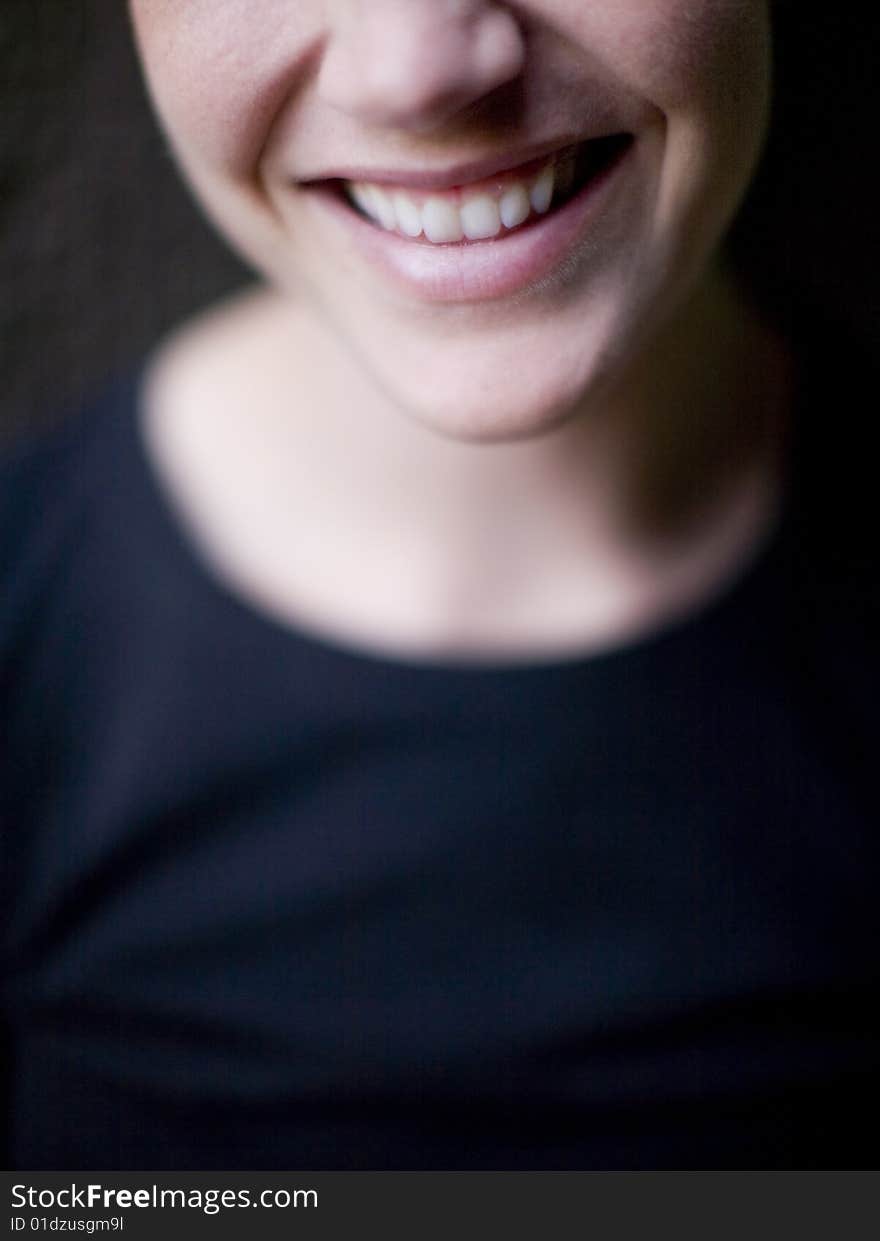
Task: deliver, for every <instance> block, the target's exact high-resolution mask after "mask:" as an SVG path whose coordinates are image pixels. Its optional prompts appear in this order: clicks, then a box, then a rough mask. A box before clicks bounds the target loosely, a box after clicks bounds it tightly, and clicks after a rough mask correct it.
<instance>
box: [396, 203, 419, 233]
mask: <svg viewBox="0 0 880 1241" xmlns="http://www.w3.org/2000/svg"><path fill="white" fill-rule="evenodd" d="M392 201H393V203H394V213H395V215H396V216H397V225H398V228H399V229H400V231H401V232H402V233H406V235H407V237H418V236H419V235H420V234H421V231H422V213H421V211H419V209H418V207H417V206H416V205H415V203H414V202H413V201H412V199H411V198H407V197H406V195H405V194H395V195H394V198H393V200H392Z"/></svg>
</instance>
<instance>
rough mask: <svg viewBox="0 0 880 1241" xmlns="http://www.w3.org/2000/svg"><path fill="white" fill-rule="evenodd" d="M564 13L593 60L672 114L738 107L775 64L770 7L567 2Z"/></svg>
mask: <svg viewBox="0 0 880 1241" xmlns="http://www.w3.org/2000/svg"><path fill="white" fill-rule="evenodd" d="M558 12H559V13H561V14H562V21H561V23H560V24H564V27H565V33H566V34H568V35H569V37H570V38H571V39H572V42H573V43H574V44H575V45H577V46H579V47H580V48H583V49H585V54H586V56H587V58H588V60H589V59H594V58H595V59H596V60H598V61H600V62H603V63H604V65H605V66H606V67H607V68H608V69H609V70H611V72H612V73H613V74H614V75H615V76H616V77H617V78H619V79H620V80H622V81H623V82H624V83H625V84H626V85H627V87H628V88H629V89H630V90H632V91H633V92H634V93H636V94H638V95H640V96H641V97H642V98H644V99H646V100H647V101H648V102H650V103H653V104H654V105H655V106H656V107H657V108H659V109H660V110H661V111H662V112H664V113H666V114H667V115H669V114H671V113H678V112H684V111H694V110H699V109H707V110H708V109H711V110H715V109H717V108H718V106H719V104H720V103H721V102H722V101H727V102H728V104H730V103H732V102H733V100H732V99H731V92H733V93H734V94H737V95H738V94H740V93H743V92H744V91H746V90H748V91H751V90H752V89H753V87H754V84H755V80H756V78H760V77H761V76H763V74H764V73H765V71H766V66H767V63H768V60H769V43H770V35H769V17H768V3H767V0H604V2H598V3H594V4H584V3H583V2H582V0H569V2H567V3H564V4H562V5H560V6H559V9H558Z"/></svg>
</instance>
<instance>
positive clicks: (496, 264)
mask: <svg viewBox="0 0 880 1241" xmlns="http://www.w3.org/2000/svg"><path fill="white" fill-rule="evenodd" d="M634 145H635V143H634V142H629V143H628V144H627V145H626V146H625V147H624V148H623V150H622V151H621V152H620V153H619V154H618V155H617V156H616V157H615V159H614V160H613V162H612V163H610V164H609V165H607V166H606V167H605V168H603V169H602V170H601V172H599V173H598V174H597V175H596V176H595V177H593V178H592V179H591V180H590V181H589V182H588V183H587V185H585V186H584V187H583V189H582V190H580V192H579V193H577V194H576V195H575V196H574V197H573V198H571V199H569V201H568V202H567V203H565V204H564V205H563V206H561V207H558V208H556V209H555V210H552V211H550V212H549V213H548V214H547V215H546V216H542V217H539V218H537V219H536V220H534V222H533V223H530V224H527V225H526V226H525V227H523V228H520V229H516V230H515V231H513V232H511V233H508V234H506V235H505V236H503V237H498V238H493V239H491V240H488V241H478V242H463V243H461V242H460V243H455V244H452V245H432V244H431V243H429V242H419V241H412V240H408V239H406V238H404V237H400V236H399V235H398V234H397V233H391V232H386V231H384V230H383V229H381V228H379V227H378V226H376V225H373V224H371V223H369V222H368V221H367V220H365V219H364V218H362V217H361V216H360V215H358V214H357V213H356V212H355V211H354V210H353V209H351V208H350V207H349V206H348V205H347V204H346V203H345V202H344V201H343V200H342V199H341V197H340V196H339V194H338V193H335V192H333V191H332V190H330V189H325V188H324V187H321V188H315V189H314V190H312V191H311V192H310V198H311V199H312V200H313V201H314V202H315V203H316V204H319V205H320V207H321V209H322V210H324V211H327V212H329V213H330V214H331V215H332V216H333V217H334V219H336V220H337V221H338V222H339V223H340V225H341V226H342V227H343V228H344V229H345V230H346V231H347V233H348V235H349V237H350V239H351V242H352V244H353V245H354V246H355V248H356V250H357V251H358V253H360V254H361V255H362V256H363V257H364V258H365V259H366V260H367V262H368V263H370V264H371V265H372V266H374V267H376V268H378V270H379V271H380V272H381V273H382V274H383V275H384V276H385V277H386V278H387V279H389V280H390V281H391V282H392V284H394V285H396V286H397V287H398V288H399V289H400V290H401V291H402V292H404V293H405V294H407V295H409V296H413V295H415V296H416V297H418V298H419V299H421V300H423V301H431V302H482V301H492V300H497V299H499V298H503V297H509V296H511V295H512V294H515V293H520V292H522V291H523V290H525V289H528V287H529V286H530V285H535V284H536V283H538V282H539V281H543V280H545V279H547V277H549V276H552V273H553V272H554V270H555V269H556V268H558V267H559V266H560V264H561V263H563V262H564V260H565V259H566V258H567V257H568V256H569V255H570V254H571V253H572V251H574V250H575V249H576V248H577V246H578V244H579V243H580V242H581V241H582V240H583V239H584V238H586V237H587V236H588V235H589V233H590V231H591V229H592V227H593V225H594V223H595V221H596V218H597V216H598V215H599V213H600V212H601V210H602V208H603V206H604V205H605V204H606V203H607V200H608V197H609V195H610V193H611V189H612V187H613V185H614V184H615V183H616V182H617V181H618V179H619V177H620V175H621V172H622V170H623V168H624V167H625V165H627V164H628V163H629V161H630V158H631V156H632V150H633V147H634Z"/></svg>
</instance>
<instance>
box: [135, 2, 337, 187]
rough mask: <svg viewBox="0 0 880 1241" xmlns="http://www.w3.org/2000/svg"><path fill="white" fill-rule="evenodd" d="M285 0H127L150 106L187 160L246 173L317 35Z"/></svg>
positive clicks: (240, 174)
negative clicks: (147, 88)
mask: <svg viewBox="0 0 880 1241" xmlns="http://www.w3.org/2000/svg"><path fill="white" fill-rule="evenodd" d="M309 7H311V6H302V5H298V4H291V3H289V0H222V3H218V0H186V3H180V2H179V0H133V3H132V16H133V19H134V26H135V32H136V37H137V42H138V46H139V48H140V52H141V58H142V61H143V65H144V71H145V75H146V79H147V83H148V86H149V88H150V93H151V95H152V98H153V102H154V104H155V107H156V110H157V112H158V115H159V117H160V120H161V121H162V124H163V127H164V129H165V131H166V133H167V134H168V137H169V138H170V140H171V142H172V144H173V146H174V147H175V148H176V149H177V150H178V152H179V153H180V154H181V155H182V156H184V157H185V160H186V162H187V163H190V162H192V161H195V162H197V163H198V164H199V165H201V166H202V167H204V168H211V169H213V170H216V171H221V172H223V173H224V174H227V175H231V176H234V177H235V178H236V179H240V180H244V179H248V178H250V177H252V176H253V175H254V173H255V169H256V165H257V163H258V160H259V157H260V153H261V151H262V148H263V144H264V142H265V138H266V133H267V131H268V128H269V127H270V126H271V124H272V121H273V118H274V117H275V115H276V113H277V111H278V109H279V107H281V105H282V103H283V101H284V99H285V97H286V96H287V95H288V94H289V93H290V92H291V91H292V90H293V89H294V88H295V85H296V81H297V78H298V76H299V75H300V74H302V72H304V70H305V68H306V66H307V64H308V61H309V58H310V54H311V51H312V48H313V47H314V46H315V45H316V43H317V39H318V31H317V29H316V28H315V23H314V22H312V23H311V25H310V23H309V21H308V19H307V17H306V15H304V14H303V8H309Z"/></svg>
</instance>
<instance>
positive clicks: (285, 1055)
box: [0, 351, 880, 1170]
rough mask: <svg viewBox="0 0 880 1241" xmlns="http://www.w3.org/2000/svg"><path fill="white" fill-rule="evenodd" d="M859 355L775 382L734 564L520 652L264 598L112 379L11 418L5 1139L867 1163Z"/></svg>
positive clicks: (873, 890) (867, 640) (139, 1152)
mask: <svg viewBox="0 0 880 1241" xmlns="http://www.w3.org/2000/svg"><path fill="white" fill-rule="evenodd" d="M847 362H848V360H847V358H846V356H845V351H843V352H840V353H839V354H838V355H836V356H835V358H834V359H833V360H832V361H829V362H827V364H823V365H821V366H818V365H816V364H815V363H814V364H813V366H812V367H811V369H810V370H809V371H808V373H807V375H806V377H805V379H804V380H803V383H802V392H801V399H800V402H799V411H798V420H797V438H796V446H795V450H794V458H793V462H794V463H793V469H792V474H791V481H790V484H789V488H788V494H787V500H786V506H785V513H784V517H783V520H782V522H781V525H780V526H779V528H778V529H777V530H776V532H775V534H774V536H773V538H772V540H771V541H770V542H769V544H768V545H766V546H765V547H764V548H763V549H762V551H761V552H760V555H759V556H758V557H757V558H756V559H755V560H754V561H753V563H751V564H750V566H749V567H748V568H747V569H746V570H745V571H744V572H743V573H742V574H741V575H740V577H739V578H738V580H737V581H735V582H734V583H732V584H730V585H728V586H727V587H726V588H725V589H724V591H723V592H722V593H721V594H720V595H717V596H716V597H715V598H713V599H712V600H710V601H709V602H708V603H706V604H705V606H703V607H702V608H701V609H700V610H699V611H697V612H696V613H695V614H693V615H691V616H689V617H688V618H687V619H685V620H683V621H678V622H675V623H673V624H669V625H666V626H664V627H663V628H662V629H661V630H659V631H658V632H656V633H654V634H652V635H650V636H649V637H647V638H643V639H640V640H638V641H635V642H632V643H630V644H628V645H626V646H624V647H622V648H620V649H617V650H614V651H610V652H608V653H605V654H600V655H595V654H594V655H590V656H585V657H572V658H566V659H558V660H555V661H549V662H543V663H541V664H532V665H522V664H520V665H517V664H511V663H503V664H501V663H497V664H494V665H491V664H488V663H487V664H472V663H459V664H455V663H451V662H447V663H441V662H437V663H434V664H424V663H415V662H406V661H404V660H400V661H395V660H394V659H393V658H387V659H386V658H383V657H378V656H375V655H372V654H367V653H364V652H362V651H358V650H357V649H353V648H346V647H345V646H343V645H342V644H336V643H334V642H333V641H329V640H324V639H323V638H321V637H319V636H316V635H315V634H311V633H307V632H298V631H297V630H295V629H294V628H292V627H287V626H284V625H281V624H279V623H275V622H274V621H271V620H269V619H267V618H266V617H265V616H263V615H261V614H259V613H257V612H256V611H255V610H253V609H251V608H250V607H249V606H248V604H247V603H246V602H244V601H243V600H241V599H239V598H238V597H237V596H236V595H235V594H234V593H232V592H231V591H230V590H228V589H227V588H226V587H224V586H223V585H222V584H221V583H220V582H219V581H218V580H216V579H215V578H214V576H213V575H212V573H211V571H210V570H209V569H207V568H206V567H205V566H204V565H203V564H202V563H201V561H200V560H199V558H198V555H197V554H196V553H195V551H194V550H193V548H192V547H191V546H190V545H189V544H188V543H187V541H186V538H185V536H183V535H182V533H181V531H180V530H179V528H178V527H177V525H176V524H175V519H174V518H173V517H172V515H171V512H170V510H169V509H168V507H167V506H166V502H165V499H164V497H163V494H162V492H161V490H160V489H159V487H158V485H157V483H156V481H155V479H154V477H153V475H152V474H151V468H150V466H149V465H148V463H147V461H146V459H145V457H144V454H143V451H142V447H141V443H140V440H139V433H138V429H137V420H136V393H137V385H136V381H135V380H130V381H127V382H124V383H122V384H120V385H117V386H115V387H114V388H113V389H112V390H111V391H110V392H109V393H108V394H107V396H106V397H105V399H104V400H103V401H102V402H100V403H99V404H98V406H97V407H96V408H93V409H91V410H90V411H88V412H87V413H85V414H83V415H82V416H81V417H80V418H78V419H77V420H76V421H75V423H73V424H71V425H70V426H68V427H67V428H66V429H64V430H63V431H61V432H59V433H56V434H55V435H54V436H53V437H51V439H49V440H47V441H46V442H45V443H43V444H42V445H40V446H38V447H34V448H30V449H27V450H22V451H19V452H18V453H16V454H15V456H14V457H13V458H12V459H10V460H9V461H8V463H7V464H6V465H5V467H4V469H3V473H2V484H0V517H2V520H0V678H2V679H0V710H2V719H3V728H4V744H3V748H2V755H0V764H2V766H0V775H2V782H0V795H2V803H0V805H2V831H3V851H4V852H3V856H4V876H3V882H4V902H3V946H4V974H3V1012H4V1022H5V1031H6V1038H7V1041H8V1043H9V1048H10V1053H11V1054H10V1057H9V1061H8V1069H7V1079H8V1082H7V1084H8V1091H9V1107H8V1116H9V1143H10V1152H9V1157H8V1160H7V1166H13V1167H16V1166H17V1167H26V1168H31V1169H39V1168H56V1169H80V1168H82V1169H85V1168H99V1167H101V1168H118V1169H135V1168H140V1167H144V1168H151V1169H157V1170H162V1169H166V1170H167V1169H177V1168H180V1169H199V1168H206V1169H207V1168H211V1169H220V1168H237V1169H258V1168H263V1169H269V1168H299V1169H321V1168H397V1169H403V1168H533V1169H537V1168H560V1169H562V1168H579V1169H587V1168H615V1169H628V1168H709V1167H712V1168H731V1169H732V1168H812V1167H827V1168H838V1167H852V1168H871V1167H876V1166H877V1164H876V1161H877V1154H878V1143H877V1138H876V1119H875V1118H876V1114H877V1106H878V1102H880V1039H878V1034H880V1031H878V1021H877V1017H876V1015H875V1012H874V1008H873V1005H874V1003H875V1002H876V1000H877V992H878V972H880V971H878V945H880V935H878V931H880V900H878V892H877V874H878V869H877V861H878V822H880V815H878V802H880V796H878V787H877V778H876V772H875V765H876V764H875V759H874V751H875V748H876V743H877V739H878V728H877V716H878V710H877V703H878V690H880V658H878V628H877V621H878V611H880V609H878V603H877V577H876V560H875V557H874V554H873V544H874V538H873V523H874V516H873V480H872V473H873V469H872V467H871V463H870V461H868V460H866V454H865V452H864V450H863V449H860V448H859V444H858V441H859V436H860V434H861V432H860V428H859V419H861V418H864V419H867V418H869V417H870V408H869V407H866V404H865V398H864V397H863V396H861V392H862V389H861V388H860V387H859V385H858V384H857V383H856V381H855V380H852V381H851V382H850V381H849V380H848V379H847V378H846V377H847V375H848V374H850V373H851V371H852V367H851V366H849V365H848V364H847ZM871 401H872V402H873V392H872V394H871ZM860 407H861V408H860Z"/></svg>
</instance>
